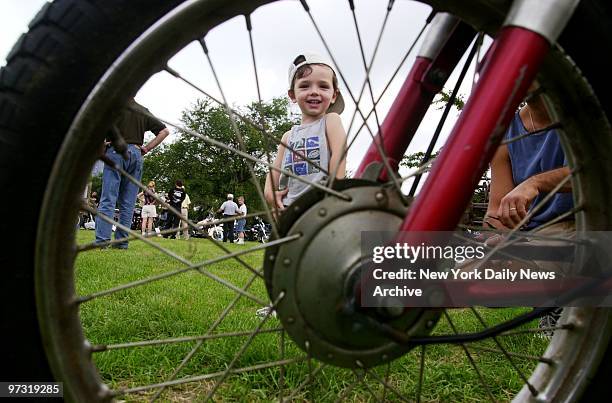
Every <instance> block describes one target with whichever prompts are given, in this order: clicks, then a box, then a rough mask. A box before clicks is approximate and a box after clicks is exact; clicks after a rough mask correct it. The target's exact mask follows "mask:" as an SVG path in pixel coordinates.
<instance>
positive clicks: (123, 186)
mask: <svg viewBox="0 0 612 403" xmlns="http://www.w3.org/2000/svg"><path fill="white" fill-rule="evenodd" d="M116 127H117V129H118V130H119V133H120V134H121V136H122V137H123V139H124V140H125V142H126V143H128V151H127V152H128V158H127V159H125V158H123V156H122V155H121V154H119V153H118V152H117V151H115V149H114V148H113V147H108V148H107V150H106V157H107V158H108V159H110V160H111V161H113V162H114V163H115V164H117V165H118V166H120V167H121V168H123V169H124V170H125V171H126V172H127V173H128V174H130V175H131V176H133V177H134V178H136V179H137V180H140V179H141V177H142V162H143V157H144V155H145V154H146V153H148V152H149V151H151V150H152V149H153V148H155V147H156V146H157V145H158V144H159V143H161V142H162V141H163V140H164V139H165V138H166V137H167V136H168V134H169V133H170V132H169V130H168V129H167V128H166V126H165V125H164V124H163V123H162V122H160V121H159V120H158V119H155V118H153V117H151V113H150V112H149V111H148V109H146V108H145V107H144V106H142V105H139V104H138V103H136V101H134V100H133V99H132V100H131V101H130V102H129V104H128V105H127V107H126V108H125V109H124V111H123V113H122V115H121V116H120V117H119V119H118V120H117V122H116ZM147 131H150V132H152V133H153V134H154V135H155V138H154V139H153V140H151V141H150V142H149V143H148V144H147V145H146V146H145V145H143V142H144V134H145V132H147ZM101 193H102V194H101V196H100V203H99V205H98V214H103V215H105V216H107V217H110V218H112V217H113V216H114V212H115V207H117V208H118V209H119V223H120V224H121V225H123V226H125V227H127V228H130V227H131V224H132V216H133V214H134V203H135V202H136V195H137V194H138V187H137V186H136V185H135V184H133V183H132V182H130V180H129V179H128V178H126V177H124V176H122V175H121V174H120V173H119V172H117V171H116V170H114V169H113V168H111V167H109V166H108V165H105V166H104V172H103V173H102V192H101ZM111 232H112V225H111V224H110V223H107V222H106V221H104V220H101V219H99V220H96V242H97V243H102V242H106V241H109V240H110V238H111ZM127 236H128V234H127V232H125V231H123V230H121V229H120V228H117V230H116V231H115V239H123V238H127ZM113 246H114V247H115V248H118V249H127V247H128V242H127V240H126V241H123V242H120V243H117V244H115V245H113Z"/></svg>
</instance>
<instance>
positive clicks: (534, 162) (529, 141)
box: [504, 113, 574, 229]
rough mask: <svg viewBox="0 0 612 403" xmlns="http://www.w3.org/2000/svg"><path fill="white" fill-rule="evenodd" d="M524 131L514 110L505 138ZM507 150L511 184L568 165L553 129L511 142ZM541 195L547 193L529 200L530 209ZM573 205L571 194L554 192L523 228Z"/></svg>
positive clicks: (566, 209) (541, 222) (532, 225)
mask: <svg viewBox="0 0 612 403" xmlns="http://www.w3.org/2000/svg"><path fill="white" fill-rule="evenodd" d="M527 132H528V130H527V129H526V128H525V126H524V125H523V122H522V121H521V118H520V117H519V114H518V113H516V114H515V115H514V119H512V122H511V123H510V127H509V128H508V131H507V132H506V135H505V136H504V137H505V139H511V138H513V137H516V136H520V135H522V134H525V133H527ZM508 152H509V154H510V163H511V165H512V179H513V181H514V186H517V185H518V184H520V183H522V182H524V181H525V180H527V179H528V178H530V177H532V176H534V175H537V174H539V173H542V172H546V171H550V170H552V169H556V168H561V167H564V166H566V165H567V160H566V159H565V154H564V153H563V149H562V148H561V143H560V141H559V134H558V133H557V131H556V130H555V129H552V130H547V131H545V132H539V133H537V134H531V135H529V136H526V137H523V138H522V139H520V140H517V141H513V142H511V143H509V144H508ZM544 197H546V194H543V193H540V194H539V195H538V196H537V197H536V198H535V199H534V200H533V201H532V202H531V205H530V206H529V209H530V210H531V209H532V208H533V207H534V206H537V205H538V204H539V203H540V201H541V200H542V199H543V198H544ZM573 206H574V201H573V198H572V194H571V193H557V194H555V195H554V196H553V197H552V199H550V200H549V201H548V202H547V203H546V204H545V205H544V206H542V207H541V208H540V209H539V210H538V212H537V213H536V215H535V216H533V217H532V218H531V220H530V221H529V222H528V223H527V225H526V226H525V228H526V229H531V228H535V227H538V226H540V225H542V224H544V223H546V222H548V221H550V220H552V219H553V218H555V217H557V216H559V215H561V214H563V213H565V212H567V211H569V210H571V209H572V208H573Z"/></svg>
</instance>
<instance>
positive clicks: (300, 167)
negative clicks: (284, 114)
mask: <svg viewBox="0 0 612 403" xmlns="http://www.w3.org/2000/svg"><path fill="white" fill-rule="evenodd" d="M288 95H289V98H290V99H291V101H292V102H294V103H297V105H298V106H299V108H300V110H301V111H302V121H301V124H299V125H297V126H293V127H292V128H291V130H290V131H288V132H287V133H285V134H284V135H283V138H282V141H283V143H284V144H287V145H289V146H290V147H291V148H292V149H293V151H290V150H288V149H286V148H285V146H283V145H282V144H280V145H279V147H278V154H277V156H276V159H275V161H274V166H275V167H277V168H283V169H285V170H287V171H290V172H292V173H294V174H295V175H297V176H300V177H302V178H304V179H307V180H308V181H310V182H319V181H321V180H325V179H326V178H327V174H326V173H325V172H322V171H321V170H320V169H319V167H321V168H323V169H324V170H326V171H327V172H329V174H330V175H331V174H333V173H334V172H336V177H337V178H344V176H345V171H346V160H345V158H344V150H345V148H346V132H345V131H344V128H343V127H342V122H341V120H340V115H339V113H342V110H343V109H344V100H343V98H342V94H340V91H339V90H338V79H337V77H336V72H335V71H334V69H333V68H332V67H331V63H330V62H329V61H327V59H325V58H323V57H322V56H320V55H317V54H314V53H304V54H301V55H299V56H298V57H296V58H295V60H294V61H293V63H292V64H291V65H290V66H289V91H288ZM304 156H306V157H307V158H308V159H309V160H310V161H313V162H315V163H316V165H315V164H312V163H310V162H308V161H307V160H305V159H304ZM341 158H342V159H341ZM281 176H282V177H283V178H282V180H283V182H284V181H285V180H286V182H287V183H286V186H284V183H283V186H282V187H281V186H280V185H281V183H280V182H281ZM309 188H310V186H309V185H308V184H306V183H304V182H301V181H299V180H297V179H295V178H292V177H288V178H287V177H285V175H281V174H280V173H279V172H277V171H272V172H270V174H268V176H267V177H266V186H265V197H266V201H267V202H268V204H270V205H272V206H273V207H275V208H278V209H281V210H282V209H284V208H285V207H286V206H289V205H290V204H291V203H292V202H293V201H295V200H296V199H297V198H298V197H299V196H301V195H302V194H303V193H304V192H306V191H307V190H308V189H309ZM274 189H276V192H275V191H274Z"/></svg>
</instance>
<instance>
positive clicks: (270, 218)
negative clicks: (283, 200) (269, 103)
mask: <svg viewBox="0 0 612 403" xmlns="http://www.w3.org/2000/svg"><path fill="white" fill-rule="evenodd" d="M199 43H200V45H201V47H202V50H203V51H204V54H205V55H206V59H207V60H208V65H209V66H210V69H211V71H212V73H213V76H214V78H215V81H216V83H217V88H218V89H219V92H220V93H221V98H223V105H224V106H225V110H226V112H227V114H228V116H229V118H230V122H231V125H232V129H233V130H234V135H235V136H236V139H237V140H238V144H239V146H240V150H241V151H243V152H244V153H246V152H247V148H246V146H245V143H244V137H243V136H242V133H240V130H239V129H238V124H237V123H236V118H235V116H234V114H233V113H232V109H231V108H230V106H229V103H228V102H227V98H226V97H225V92H224V91H223V88H222V87H221V82H220V81H219V77H218V76H217V71H216V70H215V66H214V65H213V62H212V59H211V57H210V54H209V52H208V48H207V47H206V43H205V42H204V39H200V40H199ZM264 135H265V130H264ZM268 163H270V161H269V160H268ZM246 165H247V167H248V168H249V173H250V174H251V181H252V182H253V185H254V186H255V189H256V190H257V194H258V195H259V199H260V200H262V201H263V202H264V203H263V205H264V207H265V208H266V215H267V216H268V221H269V222H270V223H272V225H273V229H274V234H275V235H276V237H277V238H278V230H277V228H276V222H275V220H274V218H273V214H272V211H271V210H270V208H269V207H268V204H267V203H266V202H265V200H266V198H265V197H264V193H263V190H262V189H261V184H260V183H259V179H258V178H257V175H256V174H255V165H254V163H253V161H247V163H246Z"/></svg>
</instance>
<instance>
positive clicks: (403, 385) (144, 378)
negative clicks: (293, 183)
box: [76, 231, 546, 402]
mask: <svg viewBox="0 0 612 403" xmlns="http://www.w3.org/2000/svg"><path fill="white" fill-rule="evenodd" d="M77 239H78V242H79V243H80V244H83V243H87V242H90V241H92V240H93V233H92V232H90V231H79V233H78V235H77ZM154 242H156V243H157V244H159V245H160V246H163V247H164V248H167V249H169V250H172V251H173V252H174V253H176V254H177V255H179V256H182V257H184V258H186V259H189V260H190V261H193V262H201V261H204V260H207V259H211V258H213V257H216V256H221V255H223V254H224V252H223V251H221V249H219V248H217V247H216V246H215V245H213V244H212V243H211V242H209V241H207V240H202V239H192V240H190V241H180V240H167V239H161V238H157V239H154ZM225 245H227V246H228V248H229V249H230V250H232V251H235V250H242V249H244V248H245V246H242V245H229V244H225ZM255 245H257V244H255V243H250V244H248V245H247V246H246V247H249V246H255ZM262 257H263V252H261V251H260V252H255V253H252V254H249V255H246V256H244V257H243V259H244V260H245V261H246V262H247V263H249V264H250V265H251V266H252V267H254V268H259V267H260V266H261V261H262ZM182 267H185V266H184V265H183V264H182V263H181V262H179V261H178V260H176V259H174V258H171V257H169V256H167V255H165V254H163V253H162V252H160V251H157V250H155V249H154V248H152V247H150V246H148V245H145V244H144V243H142V242H139V241H138V242H131V243H130V248H129V249H128V250H126V251H119V250H93V251H89V252H86V253H81V254H80V255H79V257H78V259H77V262H76V279H77V284H76V287H77V292H78V294H79V295H89V294H92V293H95V292H99V291H102V290H107V289H111V288H113V287H116V286H119V285H122V284H125V283H129V282H133V281H137V280H141V279H144V278H149V277H151V276H155V275H159V274H162V273H168V272H170V271H173V270H176V269H179V268H182ZM206 270H208V271H209V272H210V273H212V274H214V275H216V276H219V277H220V278H223V279H224V280H226V281H230V282H231V283H232V284H234V285H236V286H238V287H240V288H242V287H243V286H244V285H245V284H247V283H248V281H249V280H250V278H251V277H252V275H253V274H252V273H251V272H250V271H248V270H247V269H245V268H244V267H243V266H241V265H239V264H238V263H237V262H236V261H235V260H226V261H223V262H220V263H217V264H215V265H212V266H207V267H206ZM248 292H250V293H252V294H253V295H255V296H257V297H258V298H260V299H263V300H266V298H267V296H266V292H265V289H264V286H263V282H262V281H261V280H257V281H255V282H254V283H253V285H252V286H251V287H250V288H249V290H248ZM235 296H236V293H235V292H234V291H232V290H230V289H229V288H227V287H225V286H223V285H220V284H219V283H217V282H215V281H212V280H211V279H209V278H207V277H205V276H204V275H202V274H200V273H198V272H196V271H189V272H185V273H182V274H179V275H175V276H172V277H168V278H165V279H163V280H160V281H155V282H152V283H149V284H146V285H142V286H138V287H134V288H130V289H127V290H122V291H119V292H116V293H113V294H111V295H107V296H103V297H99V298H95V299H93V300H91V301H89V302H86V303H84V304H82V308H81V321H82V324H83V328H84V332H85V336H86V337H87V338H88V339H89V341H90V342H91V343H92V344H95V345H112V344H117V343H126V342H136V341H144V340H158V339H167V338H174V337H185V336H198V335H203V334H206V332H207V331H208V329H209V328H210V327H211V326H212V325H213V323H214V322H215V321H216V320H217V319H218V318H219V316H220V314H221V313H222V312H223V310H224V309H225V307H226V306H227V305H228V304H229V303H230V302H231V301H232V300H233V299H234V297H235ZM259 307H260V306H259V305H257V304H256V303H255V302H253V301H250V300H248V299H246V298H244V297H243V298H241V299H240V301H239V302H238V303H237V304H236V306H235V307H234V309H233V310H232V311H231V312H230V313H229V314H228V315H227V317H225V319H224V320H223V321H222V322H221V323H220V324H219V326H218V327H217V328H216V330H215V333H219V332H230V331H232V332H234V331H249V330H252V329H254V328H255V327H256V326H257V325H258V324H259V323H260V320H259V319H258V318H257V317H256V316H255V310H256V309H257V308H259ZM480 311H481V313H482V315H483V316H484V318H485V321H486V322H487V323H488V324H493V323H498V322H500V321H502V320H504V319H508V318H510V317H512V316H513V315H516V314H517V311H519V309H489V310H480ZM450 314H451V317H452V320H453V323H454V324H455V326H457V328H458V330H459V331H460V332H464V331H476V330H480V329H481V328H482V327H481V325H480V323H479V322H478V320H477V319H476V317H475V316H474V315H473V314H472V313H471V312H470V310H453V311H451V313H450ZM279 325H280V322H279V321H278V320H276V319H270V320H269V321H268V322H266V323H265V324H264V328H267V329H271V328H275V327H278V326H279ZM532 326H533V324H530V325H529V327H532ZM435 333H439V334H442V333H444V334H448V333H452V329H451V328H450V327H449V325H448V322H447V321H446V320H445V319H444V318H441V319H440V322H439V324H438V325H437V326H436V329H435ZM347 337H350V336H349V335H347ZM500 339H502V342H503V343H504V347H505V348H506V349H507V350H508V351H513V352H518V353H522V354H530V355H534V356H540V355H541V354H542V352H543V350H544V348H545V347H546V342H545V340H543V339H541V338H539V337H537V336H534V335H529V334H527V335H516V336H508V337H502V338H500ZM245 341H246V337H231V338H224V339H214V340H209V341H207V342H206V343H204V344H203V345H202V346H201V348H199V349H198V350H197V351H196V353H195V354H194V355H193V357H192V359H191V360H190V361H189V363H188V364H187V365H186V366H185V367H184V368H183V369H182V370H181V371H180V373H179V374H178V378H183V377H191V376H198V375H201V374H206V373H213V372H217V371H223V370H224V369H225V368H226V367H227V365H228V364H229V363H230V362H231V361H232V359H233V358H234V356H235V354H236V352H237V351H238V350H239V349H240V348H241V346H242V344H243V343H244V342H245ZM195 345H196V342H193V341H191V342H183V343H174V344H165V345H157V346H146V347H133V348H129V349H116V350H109V351H104V352H98V353H95V354H94V362H95V364H96V366H97V367H98V370H99V372H100V375H101V377H102V379H103V380H104V381H105V382H106V383H108V384H109V386H110V387H111V388H120V387H136V386H140V385H144V384H149V383H158V382H162V381H164V380H165V379H166V378H168V377H169V376H170V375H171V374H172V373H173V372H174V370H175V368H177V366H178V365H179V364H180V363H181V361H182V360H183V358H184V357H185V356H186V355H187V354H188V353H189V352H190V351H191V350H192V349H193V347H194V346H195ZM279 345H280V334H279V333H267V334H261V335H258V336H257V337H256V338H255V339H254V340H253V343H252V344H251V345H250V346H249V348H248V349H247V350H246V351H245V353H244V354H243V355H242V356H241V357H240V358H239V359H238V360H237V363H236V367H246V366H250V365H255V364H259V363H264V362H268V361H271V360H277V359H280V354H279ZM476 345H479V346H486V347H488V348H495V349H497V346H496V345H495V343H494V342H493V341H492V340H487V341H485V342H480V343H477V344H476ZM285 350H286V351H285V358H290V357H297V356H302V355H303V352H302V351H301V350H299V348H297V347H296V346H295V345H294V344H293V343H292V342H291V341H290V340H289V338H288V337H285ZM470 353H471V356H472V357H473V359H474V361H475V363H476V365H477V367H478V369H479V371H480V372H481V373H482V374H483V378H484V382H485V383H486V384H487V386H488V387H489V388H490V390H491V392H492V393H493V395H494V396H495V399H497V400H500V401H505V400H509V399H510V398H511V396H512V395H513V394H515V393H516V392H517V391H518V390H519V389H520V388H521V387H522V384H523V382H522V381H521V378H520V376H519V375H518V373H517V371H516V370H515V369H514V368H513V367H512V366H511V365H510V363H509V362H508V360H507V359H506V358H505V357H504V356H503V355H502V354H496V353H490V352H477V351H473V350H470ZM420 357H421V348H420V347H417V348H415V349H413V350H412V351H410V352H409V353H407V354H406V355H405V356H403V357H402V358H400V359H398V360H395V361H393V362H392V363H391V364H390V365H389V366H387V365H383V366H381V367H379V368H375V369H372V370H371V371H374V372H375V373H376V374H378V376H379V377H380V378H387V379H388V383H389V384H390V385H392V386H393V387H394V388H395V389H396V390H398V391H400V392H401V393H404V394H405V396H406V397H407V398H408V399H410V400H413V399H414V398H415V396H416V388H417V384H418V379H419V367H420ZM513 361H514V363H515V364H516V366H517V367H518V368H519V369H520V370H521V371H523V372H524V373H526V374H529V373H530V372H531V371H532V370H533V368H534V367H535V364H536V362H534V361H533V360H530V359H524V358H514V359H513ZM312 365H314V366H315V367H316V366H317V365H318V363H316V362H313V363H312ZM387 367H389V368H387ZM307 374H308V364H307V363H306V362H301V363H297V364H292V365H289V366H287V367H285V371H284V374H283V375H284V382H285V385H286V389H287V390H286V391H285V392H284V393H285V397H286V394H287V393H290V392H288V391H291V390H294V389H295V388H297V386H298V385H300V384H301V383H302V382H303V381H304V379H306V376H307ZM279 379H280V370H279V368H278V367H274V368H270V369H265V370H260V371H253V372H249V373H244V374H239V375H233V376H230V377H229V378H228V379H227V381H226V382H225V383H224V384H223V385H222V386H221V388H220V389H219V390H218V392H217V394H216V395H215V396H216V400H218V401H272V400H274V399H277V398H278V383H279ZM355 379H356V375H355V373H353V372H352V371H350V370H346V369H339V368H334V367H326V368H325V369H324V370H322V371H321V372H319V374H318V375H317V377H316V379H315V380H314V382H313V383H312V385H310V386H308V387H306V388H304V389H303V390H302V391H301V392H300V393H299V394H298V397H297V400H300V401H335V400H336V399H337V397H338V395H339V394H341V393H342V391H343V390H344V389H345V388H347V387H348V386H349V385H351V384H352V383H353V382H354V381H355ZM213 384H214V381H212V380H204V381H198V382H194V383H189V384H186V385H182V386H178V387H174V388H172V389H169V390H168V391H167V392H166V393H165V394H164V395H163V397H162V400H163V401H192V400H202V399H203V397H204V396H205V395H206V392H207V391H208V390H209V389H210V388H211V387H212V385H213ZM372 393H375V394H376V395H377V396H379V397H380V396H381V394H382V387H381V384H380V383H379V382H378V381H376V379H375V378H374V377H372V376H368V377H367V378H366V382H364V383H362V384H360V385H358V386H357V387H355V389H354V390H353V391H352V392H351V393H349V395H348V397H347V399H346V400H348V401H355V402H361V401H374V400H375V399H374V398H373V395H372ZM421 393H422V401H431V402H479V401H488V400H489V399H488V397H487V391H486V389H485V388H484V387H483V383H482V382H481V381H480V379H479V377H478V375H477V373H476V371H475V370H474V368H473V367H472V365H471V364H470V361H469V360H468V359H467V358H466V354H465V352H464V351H463V349H462V347H461V346H455V345H440V346H428V347H427V348H426V355H425V370H424V377H423V384H422V391H421ZM147 396H149V397H150V396H151V392H144V393H141V394H129V395H126V396H124V397H122V399H125V400H126V401H142V400H146V397H147ZM385 400H388V401H396V400H398V401H399V399H398V398H397V397H396V396H394V395H393V392H390V391H386V394H385Z"/></svg>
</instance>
